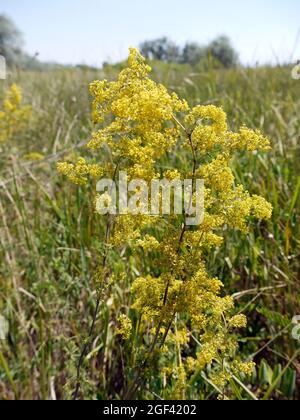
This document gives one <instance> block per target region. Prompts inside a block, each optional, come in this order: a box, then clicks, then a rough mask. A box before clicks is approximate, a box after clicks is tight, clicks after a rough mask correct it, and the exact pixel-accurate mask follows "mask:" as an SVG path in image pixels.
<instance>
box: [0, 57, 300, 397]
mask: <svg viewBox="0 0 300 420" xmlns="http://www.w3.org/2000/svg"><path fill="white" fill-rule="evenodd" d="M151 64H152V67H153V76H152V77H153V78H154V79H155V80H156V81H158V82H161V83H163V84H164V85H165V86H167V88H168V89H169V91H171V92H176V93H177V94H178V95H179V96H180V98H184V99H187V100H188V101H189V103H190V104H192V105H198V104H201V105H208V104H212V105H216V106H222V107H223V109H224V111H225V112H226V113H227V115H228V119H229V125H230V127H231V129H232V130H238V128H239V127H240V126H242V125H243V124H246V125H247V126H248V127H249V128H252V129H260V130H261V131H262V132H263V133H264V134H265V135H267V136H268V138H269V139H270V141H271V144H272V150H271V151H270V152H268V153H260V152H258V153H256V152H253V153H250V155H249V154H248V155H247V156H245V154H244V153H242V152H240V153H238V154H237V155H236V156H235V158H234V161H233V165H232V167H233V172H234V175H235V177H236V179H237V181H238V182H239V183H241V184H244V185H246V186H247V188H248V189H249V190H250V191H251V193H253V194H260V195H262V196H263V197H264V198H266V199H267V200H268V201H269V202H270V203H271V204H272V205H273V208H274V211H273V216H272V219H271V220H270V221H267V222H257V223H256V222H253V224H252V229H251V231H250V232H249V233H247V234H243V233H236V232H231V231H228V232H227V231H225V233H224V237H225V240H224V244H223V245H222V246H220V247H217V248H216V249H214V250H213V252H211V253H210V254H209V257H208V264H207V270H208V272H209V273H210V275H212V276H218V278H219V279H221V280H222V282H223V283H224V285H225V287H224V291H225V292H226V294H227V295H232V296H233V297H234V300H235V304H236V307H235V311H236V314H240V313H243V314H245V315H246V316H247V318H248V325H247V327H246V328H244V329H242V330H240V331H239V332H238V342H239V353H240V354H242V355H243V358H244V359H246V360H254V362H255V363H256V368H255V370H254V371H253V373H252V375H251V376H250V377H244V376H238V375H233V376H232V377H231V378H230V380H229V382H228V383H227V384H226V385H225V386H224V388H223V389H220V386H218V385H216V384H215V383H214V382H213V381H212V380H211V379H209V374H208V371H207V369H203V370H202V371H198V372H196V373H194V374H193V375H192V376H191V377H189V378H188V380H187V383H186V389H185V397H186V398H187V399H200V400H201V399H203V400H204V399H217V398H223V399H237V400H247V399H250V400H255V399H259V400H260V399H265V400H270V399H279V400H293V399H295V400H297V399H298V398H299V391H300V358H299V355H300V341H299V340H297V339H296V338H297V337H296V338H295V337H293V335H295V334H293V332H295V327H297V325H295V324H293V322H292V321H293V318H294V317H295V316H297V315H300V298H299V289H300V285H299V272H300V259H299V256H300V234H299V233H300V232H299V222H300V212H299V209H300V175H299V173H300V171H299V169H300V164H299V161H300V149H299V133H300V80H294V79H293V78H292V77H291V68H290V67H280V66H278V67H258V68H253V69H251V68H242V67H239V68H236V69H227V70H225V69H213V68H210V67H209V66H208V67H207V68H204V69H201V68H199V69H197V68H194V69H192V68H191V67H189V66H188V65H167V64H163V63H160V62H153V63H151ZM120 68H123V65H117V66H105V67H104V68H103V69H102V70H91V69H89V68H84V67H81V68H74V69H57V70H55V69H54V70H51V71H41V72H39V71H31V72H30V71H12V72H10V73H9V75H8V78H7V80H6V81H5V82H1V84H0V88H1V89H0V98H1V97H2V98H3V97H4V92H5V90H6V89H8V88H9V86H10V85H11V84H12V83H16V84H17V85H18V86H20V87H21V88H22V91H23V96H24V98H23V99H24V103H25V104H30V105H31V106H32V117H31V119H30V122H29V125H28V127H24V128H23V129H22V131H20V132H19V133H18V134H16V135H15V136H14V137H13V138H12V139H10V141H8V142H5V143H2V144H0V150H1V153H0V315H2V316H3V317H5V319H6V320H7V321H8V324H9V331H8V335H7V338H6V339H5V340H2V341H0V398H1V399H4V400H14V399H35V400H36V399H52V400H56V399H69V398H72V393H73V392H74V387H75V382H76V366H77V363H78V359H79V356H80V352H81V348H82V345H83V344H84V342H85V339H86V336H87V334H88V330H89V326H90V323H91V321H92V316H93V313H94V311H95V304H96V295H97V287H98V285H97V276H95V273H96V272H97V268H98V265H99V261H100V259H101V256H102V255H103V252H104V251H103V241H104V239H103V238H104V236H105V223H104V221H103V219H102V218H101V217H99V215H97V214H96V213H95V211H94V204H93V200H92V198H91V197H93V195H94V193H95V188H94V187H95V186H94V185H93V184H92V183H89V184H88V185H87V186H74V185H71V184H70V183H69V182H68V181H67V180H66V178H65V177H63V176H62V175H61V174H59V173H58V172H57V169H56V164H57V162H58V161H62V160H66V159H72V160H74V159H76V157H78V156H87V157H88V156H89V155H90V152H89V151H87V150H86V149H85V148H84V147H83V146H84V145H85V144H86V143H87V142H88V140H89V139H90V134H91V132H92V130H93V124H92V122H91V102H92V98H91V96H90V95H89V91H88V86H89V83H91V82H92V81H94V80H97V79H100V80H101V79H103V78H106V79H108V80H114V79H115V78H116V77H117V75H118V73H119V70H120ZM174 160H176V157H174V156H167V157H166V158H165V161H164V164H165V165H166V167H167V166H168V165H169V164H170V162H173V161H174ZM115 254H118V255H114V253H113V255H112V256H111V264H114V276H115V278H116V279H115V281H112V282H110V283H109V284H108V286H107V288H106V289H105V291H104V297H103V302H102V304H101V307H100V311H99V314H98V317H97V320H96V325H95V331H94V334H93V337H92V342H91V346H90V349H89V352H88V354H87V357H86V358H85V361H84V363H83V368H82V372H81V375H82V378H81V390H80V397H81V398H85V399H123V398H125V397H126V392H124V390H126V389H128V387H130V381H132V380H133V378H134V374H135V371H136V369H137V365H138V364H139V363H140V360H139V357H140V356H139V355H138V354H136V352H134V351H132V349H134V348H136V347H137V345H138V343H137V342H138V340H140V338H139V337H138V335H137V334H135V331H136V330H137V329H138V322H139V321H138V319H136V315H134V313H133V312H132V309H130V308H131V307H132V303H133V296H132V293H131V285H132V282H133V280H134V279H135V278H136V277H138V276H139V275H140V271H141V267H143V269H144V270H145V271H146V272H147V270H148V271H149V270H150V268H149V267H147V265H146V263H145V261H143V260H142V257H141V256H140V254H135V252H134V251H132V250H128V249H127V248H124V249H122V250H118V252H117V251H115ZM124 270H125V272H126V274H127V275H126V276H123V275H122V273H123V272H124ZM124 312H125V313H126V314H128V313H130V314H131V318H132V319H133V320H134V331H133V333H132V334H131V337H130V339H129V340H127V341H125V340H123V339H122V337H120V336H119V335H118V334H117V333H116V331H117V330H118V319H119V317H120V315H121V314H123V313H124ZM299 335H300V334H299ZM144 339H145V340H146V342H147V337H145V338H144ZM198 346H199V342H198V341H197V337H195V335H194V334H193V333H192V332H191V337H190V342H189V348H188V349H184V351H183V354H184V355H188V354H189V351H191V349H195V348H197V347H198ZM176 357H178V354H176V351H174V354H173V358H174V359H176ZM156 363H157V364H158V367H159V362H158V361H157V360H156V362H155V364H156ZM158 367H157V366H156V367H155V368H153V371H152V373H151V371H150V373H149V372H148V377H147V378H148V381H147V385H145V386H144V387H143V388H142V389H141V390H139V391H138V392H137V393H136V395H135V398H140V399H150V400H151V399H167V398H171V397H173V398H174V395H173V394H172V392H171V388H172V381H171V380H170V381H169V380H167V379H166V378H167V375H166V376H165V378H161V377H160V376H159V375H157V374H156V373H155V372H156V371H157V369H158Z"/></svg>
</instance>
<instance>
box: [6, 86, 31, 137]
mask: <svg viewBox="0 0 300 420" xmlns="http://www.w3.org/2000/svg"><path fill="white" fill-rule="evenodd" d="M30 116H31V107H30V106H29V105H26V106H23V105H22V91H21V89H20V88H19V87H18V86H17V85H15V84H13V85H12V86H11V87H10V88H9V89H8V91H7V92H6V94H5V98H4V100H3V103H2V106H1V109H0V143H4V142H6V141H7V140H10V139H11V138H12V137H13V136H14V135H15V134H17V133H19V132H21V131H22V130H23V129H24V128H25V127H26V125H27V124H28V121H29V119H30Z"/></svg>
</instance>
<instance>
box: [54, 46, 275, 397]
mask: <svg viewBox="0 0 300 420" xmlns="http://www.w3.org/2000/svg"><path fill="white" fill-rule="evenodd" d="M150 71H151V68H150V67H149V66H148V65H147V64H146V62H145V60H144V58H143V57H142V56H141V55H140V54H139V52H138V51H137V50H135V49H131V50H130V56H129V60H128V68H126V69H125V70H123V71H122V72H121V73H120V75H119V78H118V80H117V81H115V82H108V81H106V80H103V81H96V82H94V83H92V84H91V86H90V91H91V94H92V95H93V97H94V101H93V120H94V122H95V124H96V125H98V129H97V130H95V132H94V133H93V134H92V137H91V140H90V141H89V143H88V144H87V148H88V149H89V150H90V151H92V152H94V154H95V159H94V160H93V161H91V162H87V161H86V160H85V159H84V158H80V159H79V160H78V161H77V162H76V163H69V162H62V163H59V164H58V170H59V172H61V173H62V174H64V175H66V176H67V177H68V178H69V179H70V181H72V182H74V183H75V184H79V185H84V184H86V183H87V182H89V178H90V177H92V178H93V179H96V180H98V179H100V178H101V177H106V178H108V177H109V178H112V179H116V177H117V175H118V173H119V172H120V171H126V172H127V174H128V180H129V181H130V180H132V179H137V178H138V179H143V180H145V181H146V182H147V183H148V184H149V185H150V182H151V180H152V179H157V178H162V177H163V178H167V179H169V180H170V181H172V180H184V179H193V181H194V183H195V181H196V179H198V178H201V179H204V181H205V189H204V195H205V214H204V220H203V223H202V224H200V225H199V226H196V227H195V226H193V227H190V226H188V224H187V222H186V220H187V215H186V214H182V215H175V214H171V215H170V216H168V217H165V216H164V217H162V216H150V215H147V214H146V215H145V214H138V215H136V214H135V215H133V214H130V213H128V214H123V215H116V216H108V219H107V223H108V229H107V234H106V240H105V241H106V242H105V245H106V250H107V251H106V254H105V257H104V261H103V266H102V267H101V270H100V273H101V281H100V284H101V288H102V290H104V289H105V285H107V283H108V282H109V278H110V276H111V275H112V274H113V271H114V267H113V266H111V267H109V266H108V261H109V259H108V258H107V255H108V253H109V250H110V249H111V248H112V247H113V248H114V249H115V250H116V249H121V248H122V249H124V246H126V247H127V248H128V249H132V250H134V251H135V253H136V255H140V256H141V258H140V261H143V262H144V263H143V264H141V267H140V270H139V271H140V272H141V273H143V271H144V273H145V274H142V275H140V276H139V277H137V278H136V279H135V280H134V282H133V284H132V294H133V299H134V303H133V305H132V310H133V311H135V312H137V313H138V314H139V317H140V320H141V321H140V323H139V330H138V332H139V334H140V337H144V336H147V337H148V339H147V342H148V343H149V342H150V343H151V344H150V345H149V344H148V345H146V343H145V340H143V338H141V340H140V342H141V343H142V347H141V348H140V349H138V350H137V349H134V351H137V352H138V353H139V355H140V358H137V360H138V361H139V363H138V364H139V366H140V367H139V368H137V369H136V373H135V375H133V377H132V378H130V380H129V384H128V389H127V391H126V392H125V393H124V396H125V397H126V398H133V397H134V396H136V394H137V392H138V391H139V390H143V389H144V386H145V384H146V382H149V383H151V380H152V379H153V378H154V379H157V378H158V377H160V376H163V377H164V378H165V379H167V383H168V384H169V387H168V391H167V392H169V394H167V395H166V397H170V398H178V399H184V398H186V390H187V382H188V381H189V379H190V378H191V377H192V376H193V375H194V374H195V372H201V371H202V370H204V369H206V368H208V367H209V372H210V379H211V381H213V382H214V383H215V384H216V385H218V386H219V387H224V386H225V385H226V383H227V382H228V381H229V379H230V378H231V376H232V374H234V373H237V372H240V373H244V374H250V373H251V372H252V370H253V364H252V363H245V362H242V361H241V359H240V358H239V355H238V352H237V348H238V345H237V339H236V333H235V331H236V329H238V328H243V327H245V326H246V317H245V316H244V315H233V313H234V302H233V298H232V297H230V296H224V294H223V293H222V288H223V284H222V282H221V281H220V280H219V279H218V278H212V277H211V276H210V275H209V273H208V272H207V270H206V259H207V256H208V255H209V253H210V252H211V251H212V250H213V249H214V248H215V247H220V246H222V242H223V236H222V233H223V231H224V229H225V228H227V229H229V228H231V229H236V230H239V231H242V232H244V233H247V232H248V230H249V221H250V220H251V219H252V218H257V219H259V220H267V219H269V218H270V217H271V214H272V206H271V205H270V204H269V203H268V202H267V201H266V200H265V199H264V198H262V197H260V196H257V195H254V196H252V195H251V194H250V193H249V192H248V191H247V189H246V188H245V187H244V186H243V185H238V184H237V183H236V181H235V177H234V175H233V171H232V170H231V168H230V163H231V159H232V156H233V155H234V153H235V152H237V151H239V150H244V151H248V152H253V151H256V150H259V149H260V150H263V151H267V150H269V149H270V143H269V141H268V139H267V138H265V137H264V136H263V135H262V134H261V133H260V132H259V131H253V130H250V129H249V128H247V127H245V126H243V127H241V129H240V131H239V132H232V131H230V129H229V127H228V123H227V117H226V114H225V112H224V111H223V110H222V109H221V108H218V107H216V106H213V105H208V106H201V105H200V106H196V107H194V108H190V107H189V105H188V104H187V102H186V101H184V100H181V99H179V98H178V96H177V95H176V94H175V93H173V94H170V93H169V92H168V91H167V89H166V88H165V87H164V86H162V85H161V84H157V83H155V82H154V81H152V80H151V79H150V78H149V73H150ZM104 151H105V153H106V154H107V151H108V152H109V156H110V159H106V160H104V159H103V156H105V153H104ZM166 156H168V157H169V158H170V159H169V161H171V162H176V166H174V167H173V168H167V169H163V167H164V165H162V162H163V161H164V159H166ZM172 157H173V158H172ZM181 159H182V160H181ZM182 161H184V162H188V164H187V165H186V164H184V165H181V164H180V162H182ZM195 194H196V193H195V192H194V194H193V197H192V200H193V201H196V200H195V199H196V196H195ZM100 199H101V197H97V198H96V208H97V202H99V200H100ZM101 296H103V294H102V295H101V293H100V292H99V293H98V305H97V308H99V303H100V299H101ZM132 331H133V329H132V326H131V320H130V319H129V318H128V317H127V316H126V315H123V316H122V317H120V328H119V329H118V333H123V335H124V339H129V338H130V336H131V334H132ZM191 336H193V337H197V342H198V347H197V350H192V349H189V347H191V346H189V343H190V341H191V340H192V338H191ZM193 348H195V346H193ZM174 353H175V354H176V357H175V358H174ZM84 355H85V352H84V353H83V355H82V356H83V357H84ZM141 361H142V362H141ZM153 366H156V368H154V367H153ZM158 367H159V369H157V368H158Z"/></svg>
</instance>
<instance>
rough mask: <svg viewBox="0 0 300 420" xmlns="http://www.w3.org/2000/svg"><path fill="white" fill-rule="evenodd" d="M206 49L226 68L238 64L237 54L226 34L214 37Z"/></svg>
mask: <svg viewBox="0 0 300 420" xmlns="http://www.w3.org/2000/svg"><path fill="white" fill-rule="evenodd" d="M207 51H208V54H210V55H211V56H212V57H213V58H215V59H216V60H218V61H219V62H220V63H222V64H223V66H224V67H226V68H230V67H235V66H236V65H237V64H238V54H237V52H236V50H235V49H234V48H233V46H232V44H231V41H230V39H229V38H228V37H227V36H224V35H223V36H220V37H218V38H216V39H215V40H214V41H212V42H211V43H210V44H209V45H208V47H207Z"/></svg>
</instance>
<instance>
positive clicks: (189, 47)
mask: <svg viewBox="0 0 300 420" xmlns="http://www.w3.org/2000/svg"><path fill="white" fill-rule="evenodd" d="M206 56H207V50H206V48H205V47H202V46H201V45H199V44H198V43H197V42H187V43H186V44H185V46H184V48H183V50H182V56H181V61H182V63H186V64H191V65H192V66H194V65H195V64H197V63H199V62H200V61H201V60H203V59H204V58H205V57H206Z"/></svg>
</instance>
